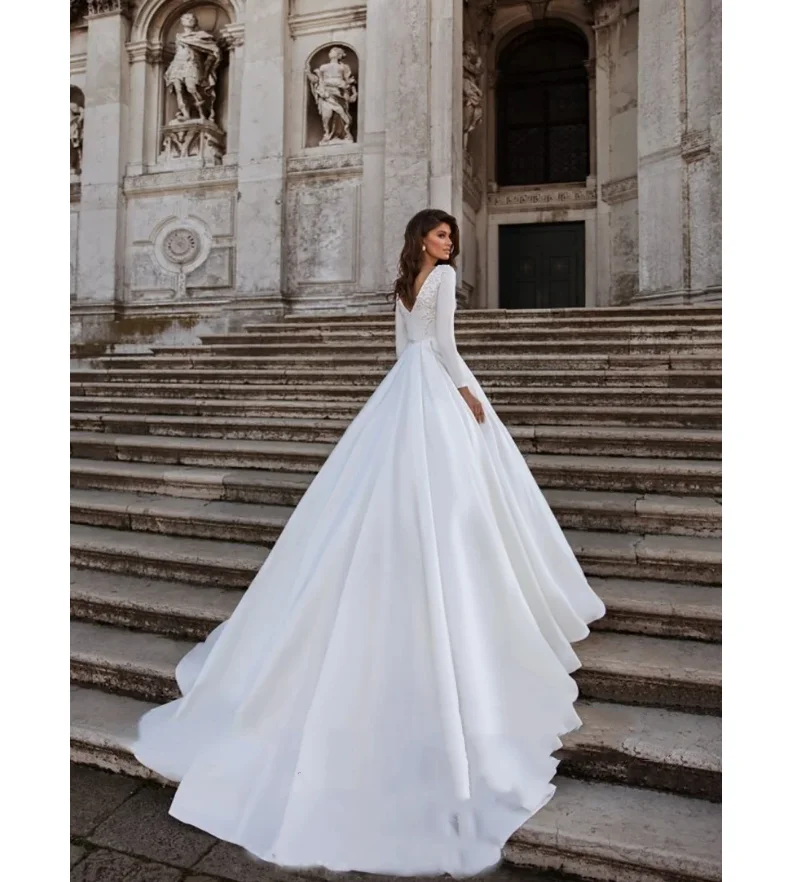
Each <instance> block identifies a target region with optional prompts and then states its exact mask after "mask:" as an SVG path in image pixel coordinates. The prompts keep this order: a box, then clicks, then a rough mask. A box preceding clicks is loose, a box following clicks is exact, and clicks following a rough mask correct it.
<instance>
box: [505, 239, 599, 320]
mask: <svg viewBox="0 0 800 882" xmlns="http://www.w3.org/2000/svg"><path fill="white" fill-rule="evenodd" d="M499 257H500V267H499V270H500V308H501V309H558V308H561V307H565V306H585V305H586V299H585V298H586V291H585V266H584V260H585V235H584V229H583V223H565V224H510V225H506V224H503V225H501V226H500V254H499Z"/></svg>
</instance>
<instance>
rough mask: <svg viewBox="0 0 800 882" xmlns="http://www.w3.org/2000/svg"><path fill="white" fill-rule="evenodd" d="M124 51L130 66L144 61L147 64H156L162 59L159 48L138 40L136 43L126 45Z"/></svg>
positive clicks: (161, 52)
mask: <svg viewBox="0 0 800 882" xmlns="http://www.w3.org/2000/svg"><path fill="white" fill-rule="evenodd" d="M125 49H126V51H127V53H128V58H129V59H130V61H131V63H132V64H135V63H136V62H139V61H146V62H148V63H149V64H158V63H159V62H160V61H161V60H162V58H163V51H162V48H161V46H158V45H156V44H153V43H148V42H147V40H139V41H138V42H136V43H127V44H126V46H125Z"/></svg>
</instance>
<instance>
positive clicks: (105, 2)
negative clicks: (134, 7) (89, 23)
mask: <svg viewBox="0 0 800 882" xmlns="http://www.w3.org/2000/svg"><path fill="white" fill-rule="evenodd" d="M87 7H88V9H87V12H86V17H87V18H100V17H101V16H104V15H130V12H131V2H130V0H88V2H87Z"/></svg>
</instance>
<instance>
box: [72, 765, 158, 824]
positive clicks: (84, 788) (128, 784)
mask: <svg viewBox="0 0 800 882" xmlns="http://www.w3.org/2000/svg"><path fill="white" fill-rule="evenodd" d="M140 787H141V783H140V782H139V781H132V780H130V779H129V778H119V777H117V776H115V775H110V774H108V773H106V772H99V771H97V770H95V769H87V768H82V767H80V766H70V796H69V800H70V835H71V836H88V835H89V834H90V833H91V832H92V830H94V829H95V827H97V825H98V824H99V823H100V822H101V821H102V820H103V819H104V818H105V817H106V816H107V815H108V814H109V813H110V812H111V811H113V810H114V809H115V808H117V807H118V806H120V805H122V803H123V802H125V800H126V799H129V798H130V797H131V796H132V795H133V794H134V793H136V791H137V790H138V789H139V788H140Z"/></svg>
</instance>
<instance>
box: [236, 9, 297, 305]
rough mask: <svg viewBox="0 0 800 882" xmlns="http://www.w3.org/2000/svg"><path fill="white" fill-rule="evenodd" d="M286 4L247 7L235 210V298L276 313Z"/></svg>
mask: <svg viewBox="0 0 800 882" xmlns="http://www.w3.org/2000/svg"><path fill="white" fill-rule="evenodd" d="M286 3H287V0H259V2H258V3H248V4H247V11H246V18H245V36H244V42H245V45H244V62H243V64H242V87H241V102H240V121H239V145H238V147H239V194H238V204H237V207H236V236H237V254H236V289H237V294H238V296H239V298H241V299H245V300H251V301H252V300H253V299H257V300H259V301H262V303H264V305H267V306H269V307H270V308H271V307H273V306H274V307H275V308H276V309H277V310H280V309H282V297H281V290H282V276H283V172H284V102H285V95H286V83H285V80H286V73H285V71H286V61H285V43H286V22H287V10H286ZM229 128H231V127H230V126H229Z"/></svg>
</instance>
